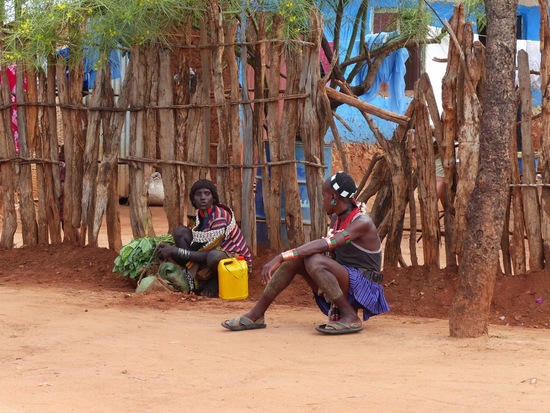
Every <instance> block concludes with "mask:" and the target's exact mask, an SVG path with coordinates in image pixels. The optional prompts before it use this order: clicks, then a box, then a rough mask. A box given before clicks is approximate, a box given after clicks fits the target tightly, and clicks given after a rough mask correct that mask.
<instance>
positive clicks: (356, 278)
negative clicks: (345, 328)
mask: <svg viewBox="0 0 550 413" xmlns="http://www.w3.org/2000/svg"><path fill="white" fill-rule="evenodd" d="M346 268H347V270H348V274H349V293H348V302H349V303H350V305H351V306H352V307H353V308H355V309H356V310H358V309H360V308H362V309H363V320H365V321H366V320H368V319H369V318H370V317H371V316H373V315H377V314H382V313H387V312H388V311H390V306H389V305H388V302H387V301H386V297H385V296H384V288H383V287H382V285H381V284H377V283H375V282H372V281H370V280H367V279H365V277H363V274H362V273H361V271H359V270H358V269H357V268H351V267H346ZM313 297H314V298H315V302H316V303H317V305H318V306H319V308H320V310H321V311H322V312H323V313H324V314H325V315H328V311H329V309H330V303H329V302H327V301H326V300H325V298H324V297H321V296H319V295H317V294H315V293H314V294H313Z"/></svg>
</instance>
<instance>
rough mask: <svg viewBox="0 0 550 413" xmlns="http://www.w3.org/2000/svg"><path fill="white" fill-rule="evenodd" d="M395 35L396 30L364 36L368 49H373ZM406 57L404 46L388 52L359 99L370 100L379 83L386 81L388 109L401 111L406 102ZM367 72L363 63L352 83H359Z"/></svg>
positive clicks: (366, 67) (406, 52)
mask: <svg viewBox="0 0 550 413" xmlns="http://www.w3.org/2000/svg"><path fill="white" fill-rule="evenodd" d="M397 35H398V33H397V32H381V33H375V34H368V35H366V37H365V41H366V43H367V44H368V47H369V50H374V49H376V48H378V47H380V46H381V45H383V44H385V43H387V42H388V41H389V40H391V39H392V38H393V37H395V36H397ZM408 58H409V52H408V51H407V49H405V48H402V49H398V50H396V51H394V52H392V53H390V54H389V55H388V56H387V57H386V58H385V59H384V61H383V62H382V64H381V65H380V69H379V70H378V73H377V74H376V78H375V80H374V82H373V84H372V87H371V88H370V89H369V90H368V91H367V92H366V93H365V94H363V95H361V96H359V99H361V100H363V101H365V102H372V101H373V100H374V99H375V98H376V97H377V96H378V91H379V90H380V84H381V83H387V84H388V92H389V104H390V110H391V111H393V112H397V113H403V112H404V111H405V108H406V103H407V100H406V99H405V72H406V69H405V62H406V61H407V59H408ZM367 74H368V66H367V65H365V66H363V68H362V69H361V70H360V71H359V73H358V74H357V76H356V78H355V81H354V82H353V83H354V84H359V83H361V82H363V81H364V80H365V78H366V77H367Z"/></svg>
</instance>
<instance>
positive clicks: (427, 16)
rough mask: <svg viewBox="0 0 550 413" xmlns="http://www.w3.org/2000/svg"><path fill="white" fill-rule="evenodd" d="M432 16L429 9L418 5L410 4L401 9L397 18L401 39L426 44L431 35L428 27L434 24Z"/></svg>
mask: <svg viewBox="0 0 550 413" xmlns="http://www.w3.org/2000/svg"><path fill="white" fill-rule="evenodd" d="M432 19H433V17H432V15H431V13H430V11H429V10H428V9H426V8H425V7H422V5H420V6H419V5H418V3H416V2H414V3H411V2H408V3H406V4H405V5H404V7H402V8H401V9H399V14H398V17H397V21H398V27H399V32H400V37H404V38H406V39H411V40H415V41H417V42H424V41H425V40H426V39H427V38H428V35H429V30H428V26H429V25H430V24H431V22H432Z"/></svg>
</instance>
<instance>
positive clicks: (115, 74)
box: [56, 47, 121, 90]
mask: <svg viewBox="0 0 550 413" xmlns="http://www.w3.org/2000/svg"><path fill="white" fill-rule="evenodd" d="M69 53H70V51H69V48H68V47H65V48H63V49H60V50H58V51H57V52H56V55H57V56H63V57H64V58H65V59H68V58H69ZM98 59H99V51H98V50H97V49H95V48H92V47H86V48H85V49H84V60H83V64H84V81H83V85H82V86H83V89H84V90H88V89H91V88H93V87H94V83H95V79H96V76H97V71H96V70H95V68H94V66H95V64H96V63H97V60H98ZM109 64H110V66H111V79H113V80H114V79H120V77H121V72H120V52H119V51H118V50H111V51H110V52H109ZM67 75H68V74H67Z"/></svg>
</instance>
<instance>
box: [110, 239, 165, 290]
mask: <svg viewBox="0 0 550 413" xmlns="http://www.w3.org/2000/svg"><path fill="white" fill-rule="evenodd" d="M160 243H166V244H170V245H175V243H174V237H173V236H172V235H170V234H167V235H161V236H159V237H143V238H135V239H133V240H132V241H131V242H129V243H128V244H126V245H124V246H123V247H122V248H121V249H120V254H119V255H118V257H116V258H115V266H114V268H113V272H114V273H119V274H120V275H121V276H123V277H127V278H131V279H133V280H135V281H138V280H139V277H140V275H141V273H142V271H144V270H150V269H151V268H152V267H154V266H158V265H159V264H160V262H159V260H158V258H157V256H156V249H157V246H158V245H159V244H160Z"/></svg>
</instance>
